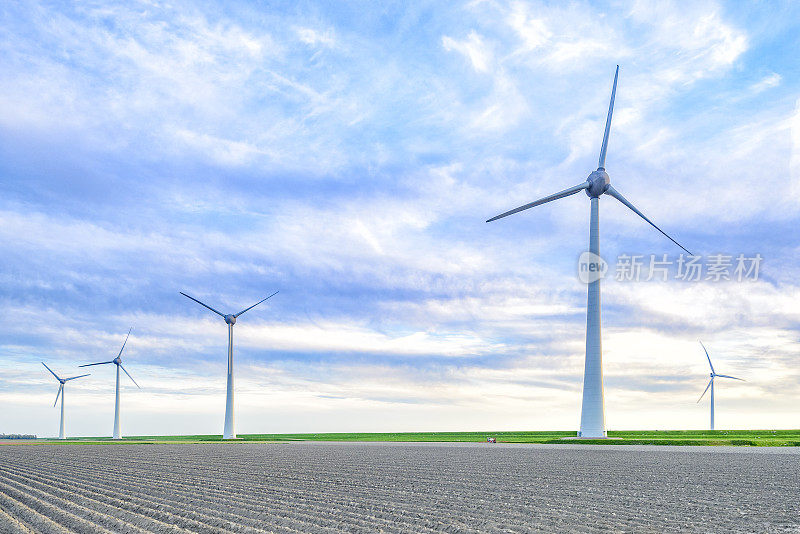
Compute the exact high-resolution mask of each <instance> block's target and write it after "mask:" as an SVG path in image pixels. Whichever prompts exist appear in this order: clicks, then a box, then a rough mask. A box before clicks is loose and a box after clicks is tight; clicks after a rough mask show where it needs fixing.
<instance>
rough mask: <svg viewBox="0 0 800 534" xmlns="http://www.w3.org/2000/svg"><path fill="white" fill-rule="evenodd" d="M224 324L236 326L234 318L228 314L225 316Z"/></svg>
mask: <svg viewBox="0 0 800 534" xmlns="http://www.w3.org/2000/svg"><path fill="white" fill-rule="evenodd" d="M225 322H226V323H228V324H231V325H233V324H236V317H235V316H234V315H233V314H230V313H229V314H228V315H226V316H225Z"/></svg>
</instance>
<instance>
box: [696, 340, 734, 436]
mask: <svg viewBox="0 0 800 534" xmlns="http://www.w3.org/2000/svg"><path fill="white" fill-rule="evenodd" d="M700 346H701V347H703V351H704V352H705V353H706V358H708V366H709V367H711V380H709V381H708V385H707V386H706V389H704V390H703V394H702V395H700V398H699V399H697V402H700V401H701V400H703V397H704V396H705V394H706V391H708V388H711V430H714V379H715V378H717V377H718V376H719V377H722V378H733V379H734V380H741V381H742V382H746V380H745V379H744V378H736V377H735V376H728V375H721V374H719V373H717V372H716V371H715V370H714V366H713V365H712V364H711V357H710V356H709V355H708V351H707V350H706V346H705V345H703V342H702V341H701V342H700Z"/></svg>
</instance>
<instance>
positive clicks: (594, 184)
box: [486, 65, 691, 438]
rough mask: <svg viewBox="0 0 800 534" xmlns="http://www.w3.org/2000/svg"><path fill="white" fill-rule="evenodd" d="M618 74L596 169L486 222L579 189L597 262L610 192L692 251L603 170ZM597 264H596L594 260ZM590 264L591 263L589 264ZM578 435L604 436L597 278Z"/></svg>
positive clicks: (592, 286)
mask: <svg viewBox="0 0 800 534" xmlns="http://www.w3.org/2000/svg"><path fill="white" fill-rule="evenodd" d="M618 77H619V65H617V70H616V72H615V73H614V85H613V88H612V89H611V102H610V103H609V104H608V117H607V118H606V129H605V133H604V134H603V144H602V146H601V147H600V160H599V162H598V165H597V170H596V171H593V172H592V173H591V174H589V177H588V178H587V179H586V181H585V182H583V183H580V184H578V185H576V186H573V187H570V188H569V189H565V190H563V191H560V192H558V193H555V194H552V195H550V196H547V197H544V198H541V199H539V200H537V201H535V202H531V203H530V204H525V205H524V206H520V207H518V208H515V209H513V210H510V211H507V212H505V213H501V214H500V215H498V216H496V217H492V218H491V219H489V220H488V221H486V222H492V221H496V220H497V219H502V218H503V217H508V216H509V215H513V214H515V213H519V212H520V211H523V210H527V209H529V208H533V207H536V206H539V205H541V204H545V203H547V202H551V201H553V200H558V199H560V198H564V197H568V196H570V195H574V194H576V193H579V192H581V191H586V194H587V195H588V196H589V198H590V199H591V214H590V221H589V252H591V253H592V255H590V257H591V258H593V259H592V261H593V262H599V261H600V258H599V255H600V215H599V211H598V209H599V203H600V202H599V201H600V196H601V195H603V194H606V195H610V196H612V197H614V198H615V199H617V200H619V201H620V202H621V203H622V204H624V205H625V206H627V207H628V208H629V209H630V210H631V211H633V212H634V213H635V214H636V215H638V216H639V217H641V218H642V219H644V220H645V221H647V222H648V223H650V225H651V226H653V228H655V229H656V230H658V231H659V232H661V233H662V234H664V235H665V236H666V237H667V238H668V239H669V240H670V241H672V242H673V243H675V244H676V245H678V246H679V247H680V248H682V249H683V250H685V251H686V252H688V253H689V254H691V252H689V251H688V250H686V248H685V247H684V246H683V245H681V244H680V243H678V242H677V241H675V240H674V239H672V238H671V237H670V236H669V235H667V233H666V232H664V231H663V230H662V229H661V228H659V227H658V226H656V225H655V223H654V222H653V221H651V220H650V219H648V218H647V217H645V215H644V214H643V213H642V212H641V211H639V210H638V209H636V206H634V205H633V204H631V203H630V202H628V200H627V199H626V198H625V197H623V196H622V194H621V193H620V192H619V191H617V190H616V189H614V187H613V186H612V185H611V182H610V180H609V177H608V173H606V169H605V166H606V149H607V148H608V132H609V130H610V129H611V114H612V112H613V111H614V96H615V95H616V92H617V78H618ZM595 265H597V263H595ZM590 267H591V266H590ZM578 436H579V437H583V438H604V437H606V427H605V406H604V400H603V358H602V343H601V336H600V279H599V278H598V279H597V280H595V281H592V282H590V283H589V288H588V302H587V307H586V361H585V367H584V372H583V402H582V406H581V428H580V431H579V432H578Z"/></svg>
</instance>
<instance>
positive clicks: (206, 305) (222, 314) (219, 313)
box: [179, 291, 225, 317]
mask: <svg viewBox="0 0 800 534" xmlns="http://www.w3.org/2000/svg"><path fill="white" fill-rule="evenodd" d="M179 293H180V294H181V295H183V296H184V297H186V298H190V299H192V300H193V301H195V302H196V303H198V304H200V305H201V306H205V307H206V308H208V309H209V310H211V311H213V312H214V313H216V314H217V315H219V316H220V317H225V314H224V313H222V312H218V311H217V310H215V309H214V308H212V307H211V306H209V305H208V304H203V303H202V302H200V301H199V300H197V299H196V298H194V297H190V296H189V295H187V294H186V293H184V292H183V291H180V292H179Z"/></svg>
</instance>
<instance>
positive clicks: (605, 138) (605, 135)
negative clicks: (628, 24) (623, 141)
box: [597, 65, 619, 169]
mask: <svg viewBox="0 0 800 534" xmlns="http://www.w3.org/2000/svg"><path fill="white" fill-rule="evenodd" d="M617 77H619V65H617V71H616V72H615V73H614V86H613V87H612V88H611V101H610V102H609V103H608V117H606V131H605V132H604V133H603V146H602V147H600V160H599V162H598V164H597V168H598V169H605V168H606V149H607V148H608V132H609V131H610V130H611V114H612V113H614V96H615V95H616V94H617Z"/></svg>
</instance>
